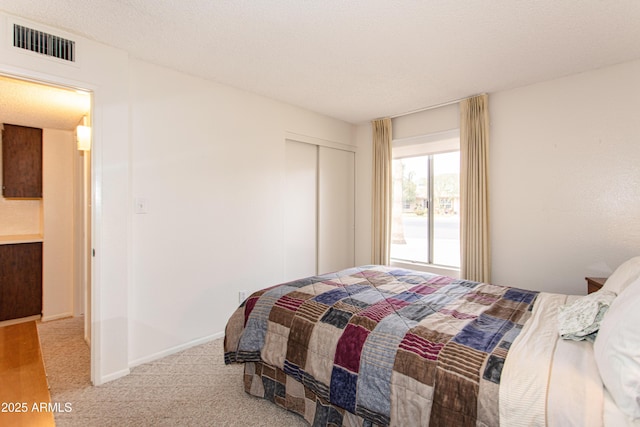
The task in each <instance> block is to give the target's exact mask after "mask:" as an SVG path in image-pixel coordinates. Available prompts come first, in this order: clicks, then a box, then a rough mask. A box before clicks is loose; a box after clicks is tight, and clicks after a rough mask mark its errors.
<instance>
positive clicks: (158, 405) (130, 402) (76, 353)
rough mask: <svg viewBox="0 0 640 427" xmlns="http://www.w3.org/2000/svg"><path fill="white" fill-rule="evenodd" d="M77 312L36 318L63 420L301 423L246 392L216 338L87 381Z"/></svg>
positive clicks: (89, 426) (87, 424)
mask: <svg viewBox="0 0 640 427" xmlns="http://www.w3.org/2000/svg"><path fill="white" fill-rule="evenodd" d="M83 322H84V320H83V318H70V319H62V320H55V321H51V322H45V323H38V331H39V333H40V340H41V343H42V352H43V357H44V363H45V369H46V370H47V375H48V379H49V387H50V391H51V400H52V402H54V403H58V402H59V403H60V404H61V405H60V406H61V407H62V408H64V407H65V404H68V405H70V407H71V412H66V413H65V412H59V413H56V414H55V418H56V424H57V425H58V426H60V427H64V426H83V427H93V426H308V424H307V423H306V422H305V421H304V420H303V419H302V418H301V417H299V416H297V415H295V414H292V413H290V412H287V411H285V410H283V409H281V408H278V407H276V406H275V405H273V404H272V403H270V402H267V401H264V400H262V399H257V398H254V397H252V396H249V395H247V394H246V393H245V392H244V390H243V386H242V366H240V365H230V366H226V365H225V364H224V359H223V350H222V339H219V340H215V341H212V342H210V343H207V344H203V345H200V346H197V347H193V348H191V349H188V350H185V351H182V352H180V353H177V354H174V355H171V356H168V357H165V358H164V359H160V360H158V361H155V362H152V363H148V364H145V365H141V366H137V367H135V368H133V369H132V371H131V374H130V375H128V376H126V377H124V378H120V379H118V380H115V381H112V382H109V383H107V384H104V385H101V386H98V387H93V386H92V385H91V383H90V381H89V348H88V346H87V344H86V343H85V342H84V340H83V329H82V328H83Z"/></svg>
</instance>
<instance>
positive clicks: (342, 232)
mask: <svg viewBox="0 0 640 427" xmlns="http://www.w3.org/2000/svg"><path fill="white" fill-rule="evenodd" d="M318 181H319V182H318V272H319V273H321V274H322V273H329V272H332V271H336V270H341V269H343V268H348V267H353V266H354V262H355V237H354V236H355V191H354V188H355V154H354V153H353V152H351V151H344V150H338V149H334V148H328V147H319V152H318Z"/></svg>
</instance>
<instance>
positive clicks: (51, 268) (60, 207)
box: [42, 129, 76, 321]
mask: <svg viewBox="0 0 640 427" xmlns="http://www.w3.org/2000/svg"><path fill="white" fill-rule="evenodd" d="M74 139H75V138H74V135H73V132H70V131H62V130H54V129H44V130H43V132H42V141H43V143H42V157H43V162H42V163H43V167H42V169H43V171H42V185H43V190H42V192H43V210H44V215H43V217H44V219H43V220H44V227H43V231H44V233H43V234H44V244H43V277H42V298H43V300H42V320H45V321H46V320H53V319H57V318H61V317H66V316H71V315H73V291H74V289H73V285H74V270H73V267H74V264H73V257H74V253H73V236H74V230H73V223H74V214H73V196H74V194H73V192H74V181H73V180H74V165H73V161H74V156H75V153H76V149H75V140H74Z"/></svg>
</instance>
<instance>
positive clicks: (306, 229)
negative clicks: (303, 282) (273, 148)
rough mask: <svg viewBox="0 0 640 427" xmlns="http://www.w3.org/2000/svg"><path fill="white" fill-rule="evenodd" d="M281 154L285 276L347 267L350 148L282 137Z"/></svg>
mask: <svg viewBox="0 0 640 427" xmlns="http://www.w3.org/2000/svg"><path fill="white" fill-rule="evenodd" d="M336 145H337V144H336ZM285 158H286V168H285V169H286V193H285V199H286V200H285V204H284V205H285V221H284V224H285V225H284V229H285V280H293V279H298V278H301V277H306V276H311V275H314V274H322V273H328V272H332V271H336V270H340V269H343V268H348V267H352V266H353V265H354V262H355V190H354V188H355V152H354V151H352V150H350V149H349V147H345V148H340V147H338V148H336V147H332V146H327V145H323V144H321V143H313V142H302V141H298V140H293V139H287V140H286V149H285Z"/></svg>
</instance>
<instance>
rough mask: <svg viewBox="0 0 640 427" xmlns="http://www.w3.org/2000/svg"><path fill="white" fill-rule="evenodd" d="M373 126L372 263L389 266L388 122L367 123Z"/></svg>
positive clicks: (389, 190)
mask: <svg viewBox="0 0 640 427" xmlns="http://www.w3.org/2000/svg"><path fill="white" fill-rule="evenodd" d="M371 125H372V127H373V218H372V228H373V237H372V238H373V241H372V244H371V246H372V255H371V258H372V262H373V263H374V264H383V265H384V264H389V250H390V246H389V245H390V243H389V242H390V238H391V197H392V196H391V186H392V184H393V183H392V179H391V164H392V159H393V158H392V153H391V119H389V118H386V119H378V120H374V121H372V122H371Z"/></svg>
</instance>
